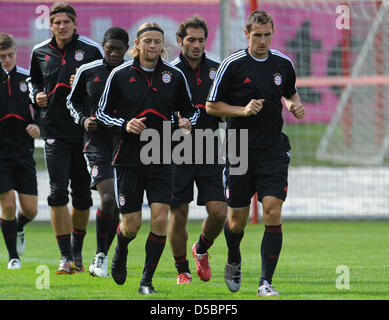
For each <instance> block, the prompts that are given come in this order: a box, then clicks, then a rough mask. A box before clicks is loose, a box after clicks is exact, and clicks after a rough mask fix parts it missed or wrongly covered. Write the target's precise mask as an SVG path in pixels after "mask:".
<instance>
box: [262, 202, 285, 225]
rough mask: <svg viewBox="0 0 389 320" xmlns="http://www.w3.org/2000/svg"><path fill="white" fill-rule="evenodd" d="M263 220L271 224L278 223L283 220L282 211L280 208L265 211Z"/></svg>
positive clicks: (270, 208)
mask: <svg viewBox="0 0 389 320" xmlns="http://www.w3.org/2000/svg"><path fill="white" fill-rule="evenodd" d="M263 219H264V221H265V223H266V222H267V221H269V222H271V223H275V222H278V221H279V220H280V219H281V209H280V208H279V207H276V206H274V207H269V208H264V209H263Z"/></svg>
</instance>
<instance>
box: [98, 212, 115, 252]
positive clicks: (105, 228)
mask: <svg viewBox="0 0 389 320" xmlns="http://www.w3.org/2000/svg"><path fill="white" fill-rule="evenodd" d="M112 221H113V213H110V214H106V213H104V212H102V211H101V210H100V209H97V212H96V240H97V250H96V253H99V252H103V253H104V254H105V255H106V254H107V251H108V248H107V238H108V233H109V231H110V229H111V227H112ZM115 231H116V230H115Z"/></svg>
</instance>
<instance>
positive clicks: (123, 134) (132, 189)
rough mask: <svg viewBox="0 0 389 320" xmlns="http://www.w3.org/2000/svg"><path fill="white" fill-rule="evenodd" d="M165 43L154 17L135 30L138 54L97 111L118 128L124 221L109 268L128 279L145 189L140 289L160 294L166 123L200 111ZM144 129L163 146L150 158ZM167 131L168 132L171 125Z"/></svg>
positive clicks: (168, 186)
mask: <svg viewBox="0 0 389 320" xmlns="http://www.w3.org/2000/svg"><path fill="white" fill-rule="evenodd" d="M163 46H164V31H163V30H162V28H161V27H160V26H159V25H158V24H157V23H154V22H147V23H144V24H142V25H141V26H140V27H139V28H138V30H137V34H136V39H135V45H134V46H133V47H132V48H131V49H130V54H131V56H132V57H133V58H134V59H133V60H131V61H129V62H126V63H123V64H122V65H121V66H119V67H117V68H116V69H114V70H113V71H112V73H111V74H110V76H109V77H108V80H107V84H106V87H105V90H104V93H103V95H102V97H101V100H100V103H99V109H98V110H97V119H98V120H99V121H101V122H103V123H104V124H106V125H108V126H113V127H114V128H116V132H115V137H114V157H113V165H114V172H115V186H116V196H117V200H118V206H119V210H120V213H121V214H122V221H121V223H120V224H119V227H118V229H117V245H116V248H115V255H114V257H113V259H112V265H111V273H112V277H113V279H114V281H115V282H116V283H117V284H119V285H122V284H124V283H125V281H126V277H127V254H128V244H129V243H130V241H132V240H133V239H134V238H135V237H136V235H137V233H138V231H139V229H140V227H141V224H142V210H141V209H142V203H143V193H144V191H146V194H147V198H148V203H149V206H150V211H151V217H150V233H149V235H148V238H147V241H146V245H145V251H146V259H145V264H144V269H143V276H142V280H141V281H140V288H139V293H140V294H153V293H156V291H155V289H154V287H153V285H152V278H153V275H154V272H155V270H156V268H157V265H158V262H159V259H160V257H161V255H162V252H163V249H164V247H165V243H166V233H167V224H168V213H169V209H170V204H171V199H172V165H171V161H170V163H169V162H168V161H164V159H166V157H169V156H171V148H169V147H167V148H166V145H168V144H170V140H171V137H170V136H169V137H167V136H166V130H163V128H164V126H166V124H168V125H169V126H170V121H171V114H172V113H173V112H174V111H179V112H180V119H179V127H180V128H184V129H187V130H190V129H191V122H190V120H189V118H188V117H189V116H193V114H194V112H195V110H196V109H195V108H194V107H193V105H192V103H191V94H190V91H189V87H188V85H187V82H186V79H185V76H184V75H183V73H182V72H181V71H180V70H179V69H178V68H176V67H174V66H172V65H171V64H169V63H168V62H166V61H165V60H163V59H161V56H162V57H163V56H164V47H163ZM169 128H170V127H169ZM145 129H150V131H149V133H150V134H151V135H148V137H149V138H150V136H151V139H152V140H154V142H155V144H157V145H158V146H159V150H156V151H155V152H157V154H158V151H160V150H164V152H161V153H160V154H159V157H158V159H156V160H155V161H154V162H150V163H147V161H146V160H145V158H146V157H145V155H144V153H143V150H142V149H143V148H144V147H145V146H146V144H147V141H145V139H141V137H142V136H141V133H142V132H143V131H144V130H145ZM168 131H169V135H170V131H171V130H170V129H169V130H168ZM146 132H147V130H146ZM167 139H168V140H167ZM146 140H147V138H146ZM153 152H154V151H153Z"/></svg>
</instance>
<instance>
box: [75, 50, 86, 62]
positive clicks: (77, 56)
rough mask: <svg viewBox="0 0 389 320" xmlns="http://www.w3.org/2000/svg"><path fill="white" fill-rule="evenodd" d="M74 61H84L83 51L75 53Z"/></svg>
mask: <svg viewBox="0 0 389 320" xmlns="http://www.w3.org/2000/svg"><path fill="white" fill-rule="evenodd" d="M74 59H75V60H76V61H82V60H84V51H82V50H77V51H76V53H75V54H74Z"/></svg>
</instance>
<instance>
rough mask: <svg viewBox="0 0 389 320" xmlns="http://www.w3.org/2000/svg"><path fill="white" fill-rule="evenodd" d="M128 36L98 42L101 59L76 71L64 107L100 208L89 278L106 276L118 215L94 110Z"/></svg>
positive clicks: (106, 134)
mask: <svg viewBox="0 0 389 320" xmlns="http://www.w3.org/2000/svg"><path fill="white" fill-rule="evenodd" d="M128 41H129V37H128V33H127V31H125V30H124V29H122V28H119V27H112V28H109V29H108V30H107V31H106V32H105V34H104V39H103V42H102V47H103V50H104V59H100V60H96V61H93V62H90V63H88V64H84V65H82V66H81V67H80V69H79V70H78V71H77V74H76V75H75V77H74V80H73V84H72V91H71V92H70V94H69V96H68V97H67V107H68V109H69V110H70V113H71V115H72V117H73V119H74V122H75V123H76V124H78V125H80V126H81V127H82V128H83V129H84V155H85V157H86V159H87V164H88V169H89V173H90V175H91V189H92V190H97V191H98V193H99V196H100V206H99V208H98V209H97V212H96V240H97V250H96V256H95V258H94V260H93V262H92V264H91V265H90V266H89V272H90V274H91V275H94V276H97V277H107V276H108V255H107V253H108V250H109V247H110V245H111V243H112V240H113V238H114V236H115V235H116V228H117V226H118V223H119V212H118V209H117V207H116V202H115V192H114V180H113V167H112V164H111V161H112V153H113V146H112V144H113V137H112V131H111V129H110V128H107V127H105V126H103V125H101V124H100V125H99V124H98V122H97V121H96V110H97V107H98V102H99V100H100V97H101V94H102V92H103V91H104V86H105V83H106V81H107V78H108V76H109V74H110V73H111V71H112V70H113V68H115V67H117V66H119V65H120V64H122V63H123V62H124V60H123V58H124V55H125V53H126V51H127V50H128V48H129V46H128Z"/></svg>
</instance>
